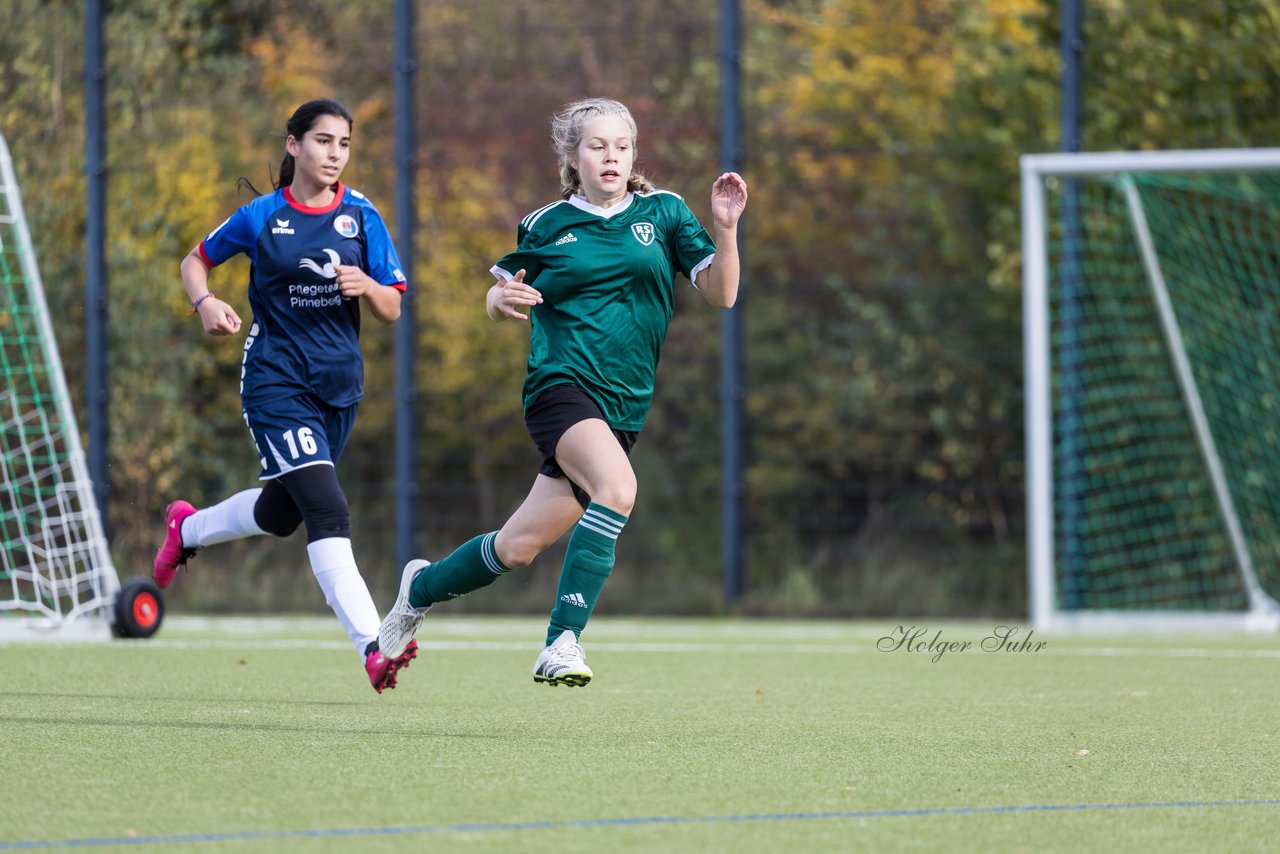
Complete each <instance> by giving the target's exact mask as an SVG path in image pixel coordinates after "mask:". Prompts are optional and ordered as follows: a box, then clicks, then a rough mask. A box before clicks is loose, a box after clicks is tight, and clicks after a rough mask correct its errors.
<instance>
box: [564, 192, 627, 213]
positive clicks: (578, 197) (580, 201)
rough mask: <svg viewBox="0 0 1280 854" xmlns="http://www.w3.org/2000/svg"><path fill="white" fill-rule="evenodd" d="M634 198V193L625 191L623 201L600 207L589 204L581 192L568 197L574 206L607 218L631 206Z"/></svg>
mask: <svg viewBox="0 0 1280 854" xmlns="http://www.w3.org/2000/svg"><path fill="white" fill-rule="evenodd" d="M635 200H636V194H635V193H627V197H626V199H624V200H623V201H621V202H618V203H617V204H616V205H614V206H613V207H611V208H602V207H598V206H596V205H593V204H591V202H589V201H587V197H586V196H584V195H582V194H581V193H574V194H573V195H572V196H570V197H569V204H571V205H573V206H574V207H575V208H578V209H579V210H584V211H586V212H587V213H592V214H595V215H596V216H599V217H604V218H605V219H609V218H610V217H614V216H617V215H618V214H620V213H622V212H623V211H625V210H626V209H627V208H629V207H631V203H632V202H634V201H635Z"/></svg>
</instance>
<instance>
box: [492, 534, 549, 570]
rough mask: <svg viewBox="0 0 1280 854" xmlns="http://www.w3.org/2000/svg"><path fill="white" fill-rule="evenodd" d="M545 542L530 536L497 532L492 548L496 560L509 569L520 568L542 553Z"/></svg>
mask: <svg viewBox="0 0 1280 854" xmlns="http://www.w3.org/2000/svg"><path fill="white" fill-rule="evenodd" d="M546 547H547V546H546V544H544V543H542V542H541V541H539V540H538V539H536V538H534V537H531V536H527V535H526V536H520V535H515V536H508V537H504V536H503V535H502V533H499V534H498V537H497V539H496V540H494V543H493V550H494V551H495V552H497V553H498V560H500V561H502V563H503V565H504V566H507V567H510V568H511V569H521V568H523V567H526V566H528V565H529V564H531V563H533V560H534V558H536V557H537V556H538V555H540V554H542V552H543V550H544V549H546Z"/></svg>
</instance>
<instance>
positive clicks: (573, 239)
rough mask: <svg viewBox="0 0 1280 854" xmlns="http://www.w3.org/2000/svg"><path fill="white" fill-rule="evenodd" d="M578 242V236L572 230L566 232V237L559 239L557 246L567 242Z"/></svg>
mask: <svg viewBox="0 0 1280 854" xmlns="http://www.w3.org/2000/svg"><path fill="white" fill-rule="evenodd" d="M577 242H578V238H576V237H574V236H573V232H572V231H571V232H569V233H568V234H566V235H565V236H564V237H562V238H560V239H559V240H557V241H556V246H563V245H564V244H566V243H577Z"/></svg>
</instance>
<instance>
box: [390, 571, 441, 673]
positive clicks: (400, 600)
mask: <svg viewBox="0 0 1280 854" xmlns="http://www.w3.org/2000/svg"><path fill="white" fill-rule="evenodd" d="M430 565H431V561H429V560H411V561H409V562H408V563H406V564H405V565H404V571H403V572H402V573H400V593H399V594H398V595H397V596H396V604H394V605H392V606H391V610H390V611H388V612H387V616H386V619H384V620H383V621H382V625H380V626H378V649H380V650H381V651H382V654H383V655H385V656H386V657H387V658H399V657H400V655H401V653H403V652H404V651H405V648H406V647H408V646H409V641H411V640H413V635H414V633H415V632H417V631H418V626H420V625H422V618H423V617H425V616H426V615H427V612H428V611H430V610H431V606H430V605H428V606H427V607H425V608H415V607H413V606H412V605H410V604H409V588H410V587H412V586H413V580H414V579H415V578H417V577H418V573H420V572H422V570H424V569H426V568H427V567H428V566H430Z"/></svg>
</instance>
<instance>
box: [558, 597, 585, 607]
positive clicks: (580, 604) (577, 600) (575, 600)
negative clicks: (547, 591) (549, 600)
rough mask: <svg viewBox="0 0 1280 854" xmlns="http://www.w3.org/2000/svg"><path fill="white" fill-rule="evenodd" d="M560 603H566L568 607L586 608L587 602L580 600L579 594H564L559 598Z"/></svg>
mask: <svg viewBox="0 0 1280 854" xmlns="http://www.w3.org/2000/svg"><path fill="white" fill-rule="evenodd" d="M560 601H561V602H568V603H569V604H570V605H577V606H578V607H579V608H585V607H587V600H586V599H583V598H582V594H581V593H566V594H564V595H563V596H561V597H560Z"/></svg>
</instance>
